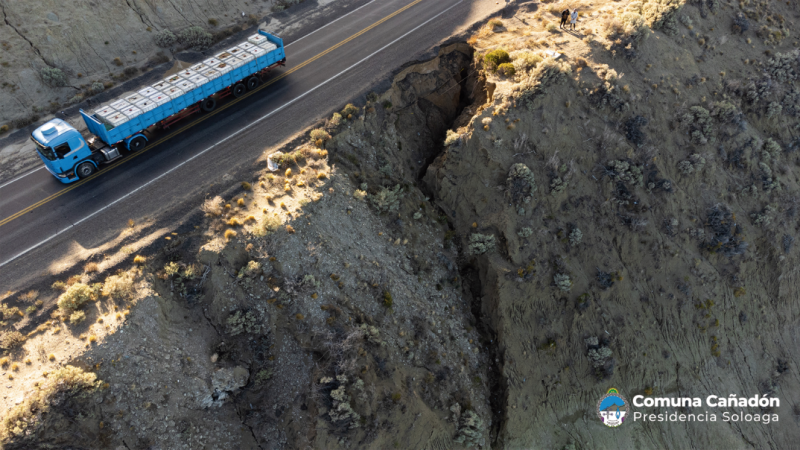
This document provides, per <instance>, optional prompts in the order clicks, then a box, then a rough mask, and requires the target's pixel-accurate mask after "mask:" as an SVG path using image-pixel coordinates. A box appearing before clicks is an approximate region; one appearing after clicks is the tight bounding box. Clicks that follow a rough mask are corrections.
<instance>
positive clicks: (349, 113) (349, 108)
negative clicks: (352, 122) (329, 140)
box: [342, 103, 358, 119]
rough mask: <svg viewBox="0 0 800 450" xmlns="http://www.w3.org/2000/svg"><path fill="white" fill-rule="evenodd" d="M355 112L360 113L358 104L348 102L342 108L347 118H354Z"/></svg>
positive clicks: (343, 114)
mask: <svg viewBox="0 0 800 450" xmlns="http://www.w3.org/2000/svg"><path fill="white" fill-rule="evenodd" d="M355 114H358V106H356V105H354V104H352V103H348V104H347V105H346V106H345V107H344V109H343V110H342V117H344V118H345V119H352V118H353V115H355Z"/></svg>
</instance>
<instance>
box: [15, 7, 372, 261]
mask: <svg viewBox="0 0 800 450" xmlns="http://www.w3.org/2000/svg"><path fill="white" fill-rule="evenodd" d="M376 1H377V0H371V1H370V2H367V3H365V4H363V5H361V6H359V7H358V8H356V9H354V10H352V11H350V12H349V13H347V14H345V15H343V16H342V17H339V18H338V19H336V20H334V21H333V22H330V23H327V24H325V25H323V26H321V27H319V28H317V29H316V30H314V31H312V32H311V33H308V34H307V35H305V36H303V37H301V38H299V39H295V40H294V41H292V42H290V43H288V44H286V45H284V48H285V47H288V46H290V45H292V44H295V43H297V42H300V41H301V40H303V39H305V38H307V37H309V36H311V35H312V34H314V33H316V32H317V31H319V30H321V29H323V28H326V27H328V26H330V25H333V24H334V23H336V22H338V21H340V20H342V19H344V18H345V17H347V16H349V15H350V14H353V13H354V12H356V11H358V10H359V9H361V8H365V7H367V6H369V5H371V4H373V3H375V2H376ZM42 169H44V166H40V167H39V168H38V169H33V170H31V171H30V172H27V173H25V174H24V175H20V176H18V177H17V178H14V179H13V180H11V181H9V182H7V183H5V184H0V189H2V188H4V187H6V186H8V185H9V184H11V183H15V182H17V181H19V180H21V179H23V178H25V177H27V176H28V175H30V174H32V173H33V172H36V171H37V170H42ZM0 267H2V265H0Z"/></svg>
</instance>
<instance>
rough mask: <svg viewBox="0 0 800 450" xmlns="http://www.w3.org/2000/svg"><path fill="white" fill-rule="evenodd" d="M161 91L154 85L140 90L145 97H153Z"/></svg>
mask: <svg viewBox="0 0 800 450" xmlns="http://www.w3.org/2000/svg"><path fill="white" fill-rule="evenodd" d="M158 93H159V91H158V90H156V89H155V88H152V87H146V88H144V89H142V90H141V91H139V94H142V96H143V97H151V96H153V95H155V94H158Z"/></svg>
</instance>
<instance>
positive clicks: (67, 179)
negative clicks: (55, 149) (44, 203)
mask: <svg viewBox="0 0 800 450" xmlns="http://www.w3.org/2000/svg"><path fill="white" fill-rule="evenodd" d="M44 168H45V169H47V171H48V172H50V174H52V175H53V176H54V177H56V178H57V179H58V181H60V182H62V183H64V184H69V183H72V182H73V181H77V180H78V177H76V176H75V172H73V171H72V170H70V171H69V172H67V173H61V174H58V173H55V172H53V170H52V169H51V168H50V167H48V166H47V164H45V165H44Z"/></svg>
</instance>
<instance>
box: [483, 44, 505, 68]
mask: <svg viewBox="0 0 800 450" xmlns="http://www.w3.org/2000/svg"><path fill="white" fill-rule="evenodd" d="M483 60H484V61H485V62H486V65H487V66H488V67H489V69H491V71H492V72H494V71H496V70H497V68H498V67H499V66H500V64H505V63H510V62H511V56H510V55H509V54H508V52H507V51H505V50H503V49H502V48H498V49H497V50H492V51H490V52H489V53H487V54H486V55H485V56H484V57H483Z"/></svg>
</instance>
